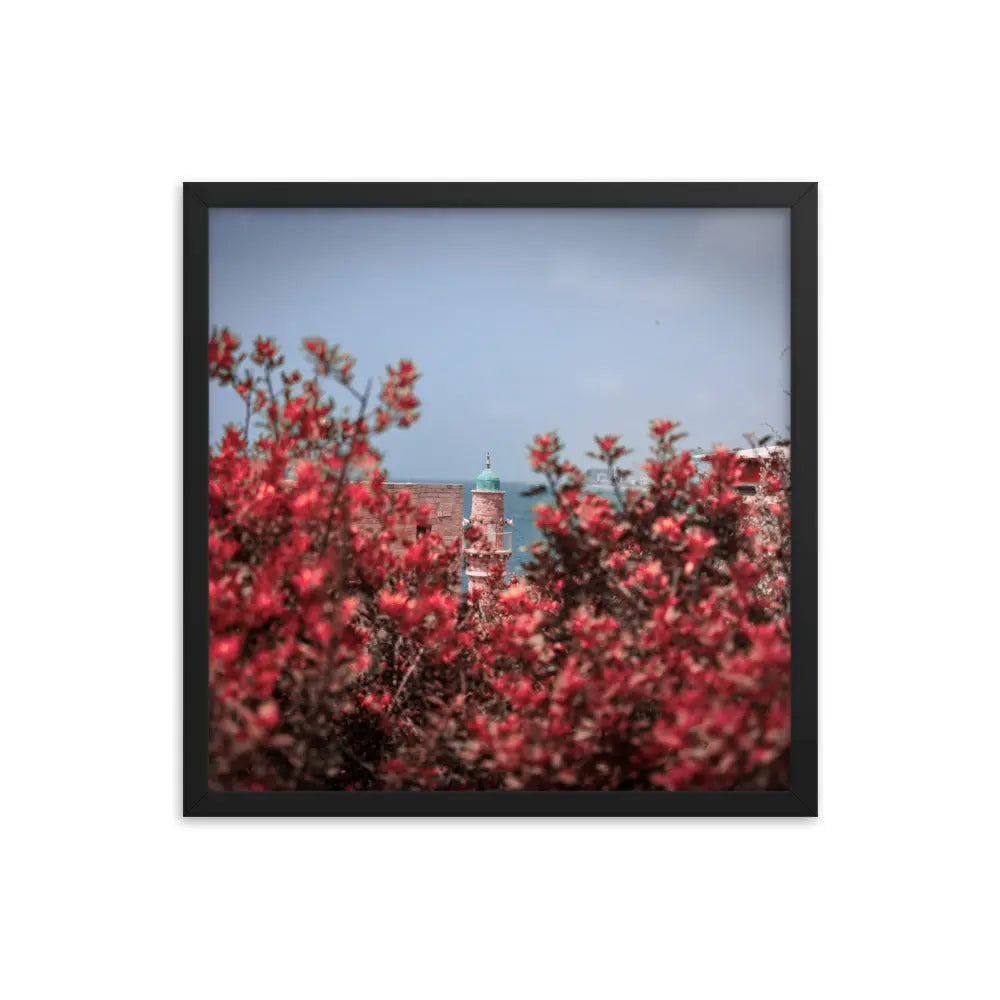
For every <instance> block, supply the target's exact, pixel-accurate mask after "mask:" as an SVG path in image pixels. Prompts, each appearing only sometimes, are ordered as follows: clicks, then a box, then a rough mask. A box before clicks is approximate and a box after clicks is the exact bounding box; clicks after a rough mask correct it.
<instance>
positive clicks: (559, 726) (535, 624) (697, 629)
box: [209, 330, 790, 789]
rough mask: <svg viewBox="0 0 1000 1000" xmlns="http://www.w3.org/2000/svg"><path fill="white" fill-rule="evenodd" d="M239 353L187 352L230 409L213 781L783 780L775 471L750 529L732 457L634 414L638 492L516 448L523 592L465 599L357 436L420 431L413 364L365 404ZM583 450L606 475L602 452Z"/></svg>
mask: <svg viewBox="0 0 1000 1000" xmlns="http://www.w3.org/2000/svg"><path fill="white" fill-rule="evenodd" d="M239 347H240V341H239V339H238V338H236V337H235V336H234V335H232V334H231V333H229V331H226V330H224V331H222V332H221V333H214V332H213V334H212V337H211V339H210V345H209V351H210V355H209V356H210V375H211V377H212V378H214V379H216V380H217V381H219V382H220V383H223V384H229V385H232V386H233V387H234V388H235V389H236V391H237V392H238V393H239V395H240V397H241V398H242V399H243V401H244V404H245V406H246V420H245V423H244V426H243V428H242V429H241V428H239V427H234V426H230V427H228V428H227V430H226V433H225V435H224V437H223V439H222V441H221V442H220V443H219V445H218V446H216V447H213V448H212V449H211V450H210V490H209V519H210V525H209V560H210V579H209V604H210V630H211V645H210V665H209V669H210V691H211V720H210V775H211V781H212V783H213V785H214V787H217V788H222V789H264V788H267V789H284V788H297V789H319V788H323V789H381V788H420V789H476V788H511V789H520V788H527V789H547V788H563V789H629V788H637V789H691V788H694V789H714V788H733V789H735V788H767V787H782V786H783V785H785V784H786V783H787V760H788V746H789V643H790V639H789V617H788V588H787V579H788V566H787V560H788V545H787V539H788V503H787V487H788V475H787V468H784V469H775V470H772V472H771V475H772V478H773V480H774V481H773V482H772V483H770V484H769V485H771V486H773V487H774V490H773V491H772V492H771V493H770V494H769V496H768V500H767V504H766V509H761V508H760V507H759V505H758V508H757V509H756V510H754V511H750V510H749V508H748V499H747V498H746V497H743V496H741V495H740V494H739V493H738V492H737V491H736V489H735V485H736V484H737V482H738V481H739V471H740V470H739V459H738V458H737V457H736V456H735V455H733V454H732V453H730V452H727V451H722V450H720V451H717V452H716V453H714V454H713V455H712V456H710V459H709V463H708V468H707V470H705V471H704V472H699V470H698V468H697V467H696V464H695V462H694V460H693V459H692V456H691V454H690V453H689V452H687V451H679V450H678V449H677V445H678V442H679V441H680V439H681V438H682V435H681V434H679V433H675V428H676V425H675V424H673V423H671V422H670V421H656V422H654V423H653V424H652V425H651V436H652V440H653V449H652V455H651V457H650V459H649V461H647V462H646V463H645V466H644V470H645V472H646V473H647V474H648V476H649V477H650V479H651V482H652V485H651V486H650V488H648V489H646V490H642V491H640V490H634V489H628V488H627V486H623V485H621V484H622V479H621V477H619V476H614V477H613V482H615V483H616V487H615V494H614V495H613V496H612V497H609V496H600V495H595V494H593V493H588V492H587V491H586V490H585V489H584V488H583V475H582V473H581V471H580V470H579V469H578V468H577V467H575V466H574V465H572V464H571V463H568V462H566V461H564V460H563V458H562V445H561V442H560V441H559V438H558V435H556V434H554V433H550V434H545V435H541V436H539V437H537V438H536V439H535V441H534V443H533V445H532V446H531V449H530V460H531V462H532V465H533V467H534V468H535V470H536V471H537V472H538V473H540V474H541V476H542V477H543V478H544V480H545V485H544V486H540V487H538V488H537V490H538V492H539V495H541V493H542V492H545V493H547V495H548V498H547V502H545V503H542V504H540V505H539V506H538V507H536V508H535V513H536V519H537V520H536V523H537V525H538V527H539V529H540V532H541V534H542V540H541V541H540V542H538V543H536V545H535V547H534V551H533V553H532V561H531V562H530V563H529V564H528V566H527V568H526V571H525V576H524V578H523V579H519V580H518V579H515V580H512V581H511V580H508V581H504V580H503V579H501V576H500V574H499V573H498V574H496V575H495V579H494V580H493V581H492V587H491V588H489V589H488V590H487V591H486V592H485V594H484V595H483V596H482V597H478V598H476V599H475V600H474V601H470V600H468V599H467V598H466V597H465V596H463V595H461V594H460V592H459V588H458V577H457V569H458V566H459V565H460V560H461V541H458V542H454V543H451V544H450V545H449V544H446V543H445V542H444V540H443V539H442V538H441V536H440V535H438V534H437V533H435V532H433V531H431V530H427V529H429V527H430V523H429V516H428V515H429V512H428V511H427V510H426V509H422V508H420V507H418V506H416V505H415V504H414V502H413V498H412V496H411V495H410V494H409V493H407V491H405V490H399V491H390V490H387V489H386V488H385V474H384V472H383V471H382V469H381V456H380V455H379V453H378V451H377V450H376V449H375V448H374V446H373V444H372V436H373V435H375V434H378V433H381V432H383V431H385V430H388V429H389V428H391V427H405V426H408V425H409V424H411V423H412V422H413V421H414V420H415V419H416V417H417V415H418V414H419V401H418V400H417V397H416V396H415V394H414V384H415V382H416V380H417V378H418V375H417V371H416V368H415V367H414V366H413V364H412V363H411V362H409V361H402V362H400V364H399V365H398V366H397V367H395V368H393V367H390V368H388V369H387V376H386V379H385V381H384V383H383V385H382V386H381V388H380V391H379V393H378V396H377V402H375V403H374V407H373V409H372V412H369V408H370V406H371V404H372V400H371V385H370V384H369V386H368V387H367V388H366V389H365V390H364V391H361V390H359V389H358V388H357V387H356V386H355V384H354V380H353V367H354V361H353V359H352V358H351V357H350V356H349V355H346V354H344V353H342V352H341V351H340V349H339V347H336V346H328V345H327V344H326V342H325V341H322V340H318V339H317V340H308V341H306V342H305V349H306V352H307V353H308V354H309V355H310V356H311V358H312V360H313V364H314V369H315V370H314V374H313V376H312V377H308V378H303V377H302V376H300V375H299V374H298V373H291V374H285V373H281V384H280V386H276V385H275V384H274V381H273V374H274V373H275V372H276V371H278V370H279V369H280V367H281V365H282V364H283V358H282V357H281V356H280V354H279V353H278V350H277V345H276V344H275V343H274V342H273V341H271V340H267V339H258V340H257V341H256V342H255V345H254V350H253V353H252V355H251V357H250V358H249V359H248V358H247V357H246V355H245V354H240V353H239ZM325 377H329V378H331V379H332V380H333V385H334V387H335V388H337V391H338V392H342V393H343V394H344V395H345V396H346V397H348V398H349V399H351V401H352V403H353V404H356V412H354V413H353V415H350V416H340V415H338V410H337V408H336V406H335V402H334V399H333V398H332V397H331V396H330V395H329V394H328V393H326V392H324V390H323V388H322V385H321V379H323V378H325ZM340 412H341V413H343V412H344V411H343V409H341V411H340ZM255 414H259V415H260V416H259V417H258V419H259V421H260V423H259V426H258V428H257V433H256V434H255V435H254V436H253V440H252V441H251V434H250V425H251V420H252V418H253V417H254V415H255ZM595 442H596V448H597V451H596V452H595V453H594V454H595V455H596V456H598V457H600V459H601V460H603V461H604V462H605V463H606V464H607V466H608V468H609V471H612V472H613V473H614V472H615V471H616V467H617V464H618V463H619V462H620V461H621V459H622V458H623V457H624V456H625V455H626V454H627V451H626V449H624V447H622V446H621V444H620V443H619V441H618V438H616V437H614V436H607V437H598V438H595ZM624 482H625V483H627V478H626V479H625V480H624ZM751 515H753V516H751ZM762 519H763V521H762ZM762 523H763V524H764V527H765V529H766V530H761V524H762ZM418 528H420V529H424V530H421V531H419V532H418V531H417V529H418ZM469 540H472V539H469Z"/></svg>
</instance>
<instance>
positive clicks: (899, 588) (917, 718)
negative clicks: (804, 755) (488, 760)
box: [0, 2, 998, 1000]
mask: <svg viewBox="0 0 1000 1000" xmlns="http://www.w3.org/2000/svg"><path fill="white" fill-rule="evenodd" d="M390 6H391V9H389V7H390ZM987 9H988V8H987V5H985V4H980V3H972V2H957V3H954V4H952V5H950V6H949V7H948V8H947V10H944V9H943V8H940V7H939V6H937V5H934V6H932V5H922V4H912V3H911V4H890V3H874V4H873V3H870V2H868V3H863V4H862V3H852V2H847V3H839V4H835V5H803V4H801V3H780V4H774V3H763V4H762V3H753V4H747V3H725V2H723V3H714V4H710V5H699V4H690V3H688V4H682V5H675V4H670V5H667V4H661V3H648V4H630V3H621V4H617V5H609V4H604V3H602V4H588V3H582V4H581V3H580V2H575V3H572V4H570V3H563V4H550V5H544V6H543V5H538V4H537V3H517V2H515V3H509V4H506V5H503V6H502V7H497V6H483V7H480V6H474V5H473V6H470V5H469V4H467V3H457V2H456V3H451V4H434V3H430V4H395V5H385V4H377V5H368V6H366V5H363V4H351V5H342V6H335V5H331V4H328V3H322V4H321V3H315V4H302V3H294V2H292V3H287V4H284V5H280V6H275V5H273V4H263V3H245V2H244V3H240V4H236V3H217V4H201V3H199V4H194V3H190V2H175V3H172V4H169V5H166V4H160V5H138V6H137V5H135V4H132V3H129V4H126V3H108V2H103V3H102V2H97V3H94V4H83V5H80V4H68V3H63V4H58V3H57V4H52V5H47V6H42V5H29V4H21V5H16V6H15V7H13V8H12V9H11V10H10V11H8V13H7V14H6V17H5V28H4V35H5V42H6V44H5V46H4V48H5V55H4V57H3V59H2V60H0V74H2V75H3V82H4V85H5V86H4V91H5V94H6V97H7V100H6V102H5V104H6V108H7V110H6V111H5V124H4V136H5V139H6V144H5V145H6V151H5V153H4V154H3V157H2V159H0V170H2V172H3V181H4V186H3V190H4V193H5V208H4V218H3V239H2V241H0V253H2V254H3V256H4V268H3V272H4V277H5V278H6V279H7V280H6V281H5V287H6V290H5V293H4V296H3V299H2V300H0V301H2V305H3V317H2V318H3V324H2V329H3V332H4V338H3V350H4V352H5V361H6V364H5V371H4V385H5V387H6V391H7V397H6V399H5V406H4V413H5V416H6V421H5V426H6V431H7V435H6V442H7V446H8V469H9V471H11V473H12V474H11V475H10V476H7V477H4V482H5V489H4V500H5V507H7V510H6V520H7V523H8V538H7V540H6V543H5V546H4V555H3V568H4V573H3V576H2V579H3V594H4V598H5V601H4V616H3V617H4V621H5V628H6V633H7V636H8V642H7V648H6V651H5V653H4V655H3V661H4V677H5V681H6V683H5V686H4V699H3V727H2V731H3V739H4V747H5V754H4V762H5V764H6V767H5V772H6V773H5V776H4V797H5V799H6V803H7V805H8V811H7V819H6V821H5V824H4V832H5V833H6V834H7V838H6V848H5V861H6V867H7V873H6V874H5V876H4V888H3V902H4V909H5V910H6V912H7V916H8V918H9V923H8V925H7V928H6V930H5V933H4V944H5V946H6V949H5V950H6V954H7V958H6V959H5V961H4V965H3V973H2V975H3V979H4V981H5V983H6V982H10V983H11V986H9V987H8V989H7V990H6V991H5V992H6V993H7V995H9V996H13V997H18V998H20V997H32V996H41V997H60V998H62V997H76V996H85V995H94V996H101V997H107V998H117V997H137V996H142V997H171V998H181V997H184V998H200V997H212V998H221V997H239V998H241V1000H250V998H256V997H267V998H273V997H278V996H281V997H305V996H310V997H311V996H320V995H327V996H343V997H356V996H387V997H388V996H393V997H395V996H407V997H409V996H433V997H435V998H441V997H461V998H473V997H475V998H477V1000H478V998H481V997H504V998H510V997H514V996H521V995H524V996H530V997H534V996H538V997H546V998H551V997H564V996H565V997H579V996H594V997H602V998H603V997H618V996H621V997H638V996H646V995H670V996H674V997H683V998H688V997H691V998H695V997H697V998H699V1000H701V998H708V997H726V998H734V997H737V998H741V1000H742V998H757V997H767V998H769V1000H773V998H776V997H794V998H796V1000H802V998H805V997H812V996H830V997H837V998H842V997H844V996H873V997H875V996H879V997H881V996H887V995H893V996H897V995H898V996H906V997H914V996H933V997H941V996H955V997H976V996H983V995H985V994H986V992H987V987H988V984H989V983H990V982H991V981H992V982H993V984H994V986H995V976H994V975H993V969H992V967H993V965H994V964H995V963H994V962H993V961H991V960H988V958H987V949H988V948H989V947H991V946H994V945H995V900H996V866H995V853H994V849H993V842H994V841H995V836H996V834H995V826H991V825H989V824H988V823H987V812H988V810H989V805H988V803H987V800H988V799H989V800H990V801H992V798H993V785H994V783H995V768H994V767H993V766H992V762H993V760H994V758H995V754H996V750H995V739H994V733H995V731H996V726H995V723H996V705H997V680H996V677H997V671H996V666H995V663H996V659H997V657H996V651H995V650H996V644H995V639H994V638H993V618H994V607H993V605H994V603H995V595H996V575H995V569H994V567H995V566H996V564H997V563H996V556H997V543H996V533H995V532H994V531H993V530H992V524H993V521H994V517H993V512H992V497H993V493H992V492H991V491H990V490H989V488H988V486H989V481H990V480H991V479H992V478H993V477H994V476H995V473H994V471H993V459H992V457H991V455H992V450H991V449H992V446H993V443H994V439H995V437H996V407H995V406H994V404H993V399H994V396H995V392H994V381H995V372H996V370H997V365H996V362H997V347H996V343H997V322H996V307H995V304H994V301H993V300H994V298H995V293H994V289H995V287H996V245H997V236H996V233H997V221H998V219H997V214H998V213H997V203H996V198H995V186H996V178H997V167H998V164H997V157H996V152H995V147H994V146H993V141H994V139H995V135H994V133H995V126H994V121H995V110H996V109H995V107H994V104H993V101H992V100H991V98H990V94H991V91H992V92H993V93H995V89H996V83H997V80H996V71H995V52H994V51H993V46H992V44H991V42H992V39H993V38H994V37H995V36H994V34H993V32H991V31H990V30H988V29H987V23H986V12H987ZM185 178H188V179H366V178H382V179H420V178H425V179H448V178H454V179H544V178H547V179H681V180H683V179H818V180H819V181H820V182H821V185H822V187H821V227H822V246H821V267H822V294H821V308H822V321H821V334H822V349H821V380H822V404H821V405H822V414H821V428H822V430H821V435H822V479H823V496H822V512H821V516H822V560H821V561H822V579H821V595H822V658H821V698H822V706H821V713H822V714H821V736H822V744H821V810H822V817H821V819H819V820H818V821H810V822H791V821H789V822H776V821H774V822H766V821H755V822H751V821H740V822H736V821H733V822H707V821H701V820H689V821H680V822H678V821H673V822H669V821H658V822H652V821H646V822H611V821H600V822H598V821H594V822H580V821H555V820H553V821H548V822H527V821H523V822H517V821H504V822H499V821H498V822H493V823H484V822H472V821H463V822H457V821H426V822H416V821H410V822H401V821H397V822H376V821H371V822H366V821H358V820H355V821H346V820H345V821H336V822H335V821H312V822H306V821H302V822H292V821H286V822H277V821H274V822H265V821H257V822H250V821H242V822H221V821H216V822H208V821H203V822H190V821H188V822H182V821H181V820H180V818H179V813H180V802H179V780H180V775H179V767H180V750H179V732H180V730H179V696H180V668H179V660H180V652H179V637H180V620H179V594H180V586H181V581H180V569H179V532H180V510H179V492H178V490H179V487H178V484H179V479H180V433H179V428H180V412H179V405H180V404H179V400H180V388H179V378H180V368H179V362H180V349H179V345H180V318H181V313H180V293H181V280H180V260H181V257H180V242H179V239H180V217H181V207H180V188H179V184H180V181H181V180H182V179H185ZM914 469H920V470H921V482H920V485H919V488H914V487H915V485H916V484H915V482H914V478H913V470H914ZM14 473H16V474H14ZM8 503H9V505H10V506H7V504H8ZM991 922H992V923H993V933H988V931H989V930H990V923H991Z"/></svg>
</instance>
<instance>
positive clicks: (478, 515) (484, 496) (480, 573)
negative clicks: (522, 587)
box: [465, 452, 513, 596]
mask: <svg viewBox="0 0 1000 1000" xmlns="http://www.w3.org/2000/svg"><path fill="white" fill-rule="evenodd" d="M469 522H470V524H474V525H476V526H477V527H479V528H481V529H482V532H483V537H482V538H481V539H480V540H479V541H478V542H474V543H473V544H472V545H471V546H468V547H467V548H466V550H465V575H466V577H467V579H468V581H469V595H470V596H472V595H474V594H476V593H477V592H478V591H480V590H482V588H483V587H485V586H486V583H487V581H488V578H489V575H490V571H491V570H492V569H493V568H494V567H495V566H497V565H500V566H502V567H503V568H504V569H506V568H507V560H508V559H509V558H510V553H511V545H510V540H511V534H512V533H510V532H506V531H505V530H504V528H505V527H506V526H507V525H509V524H512V523H513V522H512V521H509V520H507V521H505V520H504V516H503V490H501V489H500V477H499V476H498V475H497V474H496V473H495V472H494V471H493V466H492V464H491V462H490V453H489V452H486V468H485V469H483V471H482V472H480V473H479V475H478V476H477V477H476V487H475V489H474V490H473V491H472V512H471V513H470V515H469Z"/></svg>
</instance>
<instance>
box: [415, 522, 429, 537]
mask: <svg viewBox="0 0 1000 1000" xmlns="http://www.w3.org/2000/svg"><path fill="white" fill-rule="evenodd" d="M430 530H431V529H430V528H428V527H427V525H426V524H418V525H417V538H423V536H424V535H426V534H427V532H428V531H430Z"/></svg>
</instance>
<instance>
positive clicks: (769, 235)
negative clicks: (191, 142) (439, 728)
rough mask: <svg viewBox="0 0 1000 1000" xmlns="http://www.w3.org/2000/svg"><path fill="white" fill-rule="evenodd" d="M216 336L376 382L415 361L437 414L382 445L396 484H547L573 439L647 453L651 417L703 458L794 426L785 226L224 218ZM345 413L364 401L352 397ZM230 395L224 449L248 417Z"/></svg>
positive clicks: (361, 214)
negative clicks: (489, 471) (531, 448)
mask: <svg viewBox="0 0 1000 1000" xmlns="http://www.w3.org/2000/svg"><path fill="white" fill-rule="evenodd" d="M209 225H210V229H209V238H210V276H211V277H210V308H209V312H210V323H211V324H212V325H216V326H220V327H221V326H228V327H229V328H230V329H231V330H233V332H235V333H237V334H239V335H241V336H242V337H243V338H244V339H245V341H247V342H249V341H250V340H252V338H254V337H257V336H272V337H275V338H277V340H278V342H279V343H280V344H281V346H282V348H283V349H284V351H285V354H286V359H287V361H288V362H289V363H291V364H292V365H294V366H296V367H299V368H302V369H303V370H306V368H307V366H306V362H305V357H304V354H303V352H302V349H301V343H302V340H303V339H304V338H306V337H315V336H321V337H326V338H327V340H328V341H332V342H337V343H340V344H341V345H342V346H343V347H344V349H346V350H347V351H349V352H350V353H351V354H353V355H354V356H355V357H356V358H357V359H358V368H357V370H358V376H359V379H360V380H361V384H362V385H363V383H364V380H365V379H367V377H368V376H369V375H372V376H376V378H377V377H378V376H379V375H381V374H382V373H384V371H385V364H386V363H387V362H393V363H395V362H396V361H398V360H399V359H400V358H402V357H408V358H411V359H412V360H413V361H414V362H415V363H416V364H417V367H418V368H419V369H420V371H421V373H422V375H423V377H422V378H421V380H420V381H419V382H418V384H417V394H418V395H419V396H420V398H421V401H422V404H423V407H422V409H423V415H422V416H421V419H420V420H419V421H418V422H417V424H416V425H415V426H414V427H412V428H409V429H407V430H405V431H393V432H390V433H389V434H387V435H385V436H383V437H382V438H380V439H379V446H380V448H381V449H382V451H383V452H384V453H385V455H386V467H387V469H388V471H389V474H390V476H391V477H392V478H394V479H411V478H441V479H448V480H450V481H457V480H464V479H470V478H473V477H474V476H475V475H476V474H477V473H478V472H479V470H480V469H481V468H482V466H483V458H484V453H485V452H486V450H487V449H489V450H490V451H491V452H492V455H493V465H494V468H496V469H497V471H498V472H499V474H500V476H501V478H502V479H503V478H507V479H508V480H512V481H515V480H523V479H527V478H528V476H529V467H528V464H527V459H526V454H527V445H528V442H529V441H530V440H531V437H532V435H533V434H535V433H540V432H544V431H548V430H558V431H559V433H560V435H561V436H562V438H563V440H564V441H565V442H566V444H567V446H568V447H567V454H568V456H569V458H570V459H571V460H573V461H576V462H578V463H580V464H582V465H583V466H584V467H586V466H589V465H593V464H594V463H593V462H592V461H591V460H589V459H586V458H585V457H584V452H585V451H586V450H587V449H588V448H589V447H590V445H591V441H592V438H593V435H594V434H598V433H599V434H608V433H619V434H622V435H623V436H624V438H625V444H626V445H628V446H629V447H632V448H634V449H635V450H636V455H635V456H632V458H633V460H637V459H639V458H641V457H643V456H644V455H645V453H646V442H647V437H646V433H647V427H648V422H649V420H650V419H651V418H654V417H656V418H659V417H669V418H670V419H674V420H680V421H682V423H683V425H684V429H686V430H687V431H688V432H689V434H690V438H689V439H688V441H687V442H686V443H687V444H689V445H691V446H698V447H709V446H711V445H713V444H715V443H723V444H726V445H729V446H736V445H738V444H739V443H741V440H742V434H743V433H744V432H746V431H755V432H757V433H758V434H764V433H768V429H767V427H766V425H767V424H771V425H773V426H774V427H775V428H777V429H778V430H779V431H780V432H782V433H784V432H785V431H786V429H787V426H788V422H789V418H788V397H787V395H786V394H785V390H786V389H787V388H788V385H789V364H788V354H787V352H786V351H785V348H786V346H787V344H788V339H789V318H788V309H789V281H788V260H789V228H788V226H789V221H788V212H787V211H786V210H784V209H766V210H757V209H652V210H650V209H643V210H622V209H586V210H582V209H546V210H537V209H525V210H512V209H325V210H317V209H309V210H288V209H212V210H211V214H210V224H209ZM337 398H338V403H346V402H348V400H347V399H346V398H343V393H342V394H341V396H340V397H337ZM242 412H243V410H242V404H241V403H240V401H239V400H238V399H237V398H236V395H235V393H234V392H233V391H232V389H228V388H227V389H220V388H218V387H216V386H214V385H213V386H212V389H211V395H210V402H209V414H210V435H211V439H212V440H213V441H214V440H217V439H218V436H219V434H220V432H221V429H222V427H223V425H224V424H225V423H227V422H230V421H241V420H242Z"/></svg>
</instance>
